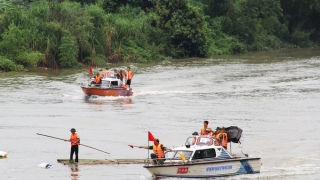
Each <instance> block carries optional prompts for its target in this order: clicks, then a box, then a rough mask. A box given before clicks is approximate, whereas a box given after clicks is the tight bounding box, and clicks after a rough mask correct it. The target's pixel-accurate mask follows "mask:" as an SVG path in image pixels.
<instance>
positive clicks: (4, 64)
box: [0, 56, 17, 71]
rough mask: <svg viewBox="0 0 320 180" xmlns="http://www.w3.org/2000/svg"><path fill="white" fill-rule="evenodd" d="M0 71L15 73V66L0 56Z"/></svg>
mask: <svg viewBox="0 0 320 180" xmlns="http://www.w3.org/2000/svg"><path fill="white" fill-rule="evenodd" d="M0 69H1V70H4V71H16V70H17V66H16V64H15V63H14V62H13V61H12V60H10V59H7V58H6V57H4V56H0Z"/></svg>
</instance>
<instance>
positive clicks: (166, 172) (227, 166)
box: [144, 158, 261, 178]
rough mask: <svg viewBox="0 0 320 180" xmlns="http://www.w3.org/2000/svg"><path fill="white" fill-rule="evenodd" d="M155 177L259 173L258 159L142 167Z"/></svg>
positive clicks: (259, 163)
mask: <svg viewBox="0 0 320 180" xmlns="http://www.w3.org/2000/svg"><path fill="white" fill-rule="evenodd" d="M144 168H146V169H147V170H148V171H149V172H150V173H151V174H152V175H153V176H155V177H179V178H214V177H225V176H234V175H240V174H254V173H260V168H261V161H260V158H241V159H232V160H231V159H230V160H216V161H210V162H196V163H192V164H184V165H181V164H178V165H162V166H158V165H156V166H144Z"/></svg>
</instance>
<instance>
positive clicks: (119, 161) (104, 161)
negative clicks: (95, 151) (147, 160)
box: [57, 159, 144, 165]
mask: <svg viewBox="0 0 320 180" xmlns="http://www.w3.org/2000/svg"><path fill="white" fill-rule="evenodd" d="M57 161H58V162H59V163H62V164H64V165H68V164H74V163H69V159H57ZM78 164H80V165H97V164H144V159H79V162H78Z"/></svg>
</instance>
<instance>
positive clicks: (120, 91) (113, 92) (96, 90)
mask: <svg viewBox="0 0 320 180" xmlns="http://www.w3.org/2000/svg"><path fill="white" fill-rule="evenodd" d="M81 89H82V91H83V92H84V93H85V94H86V95H89V96H91V95H97V96H127V90H126V89H124V88H100V87H84V86H82V87H81ZM132 95H133V92H132V88H130V90H129V96H132Z"/></svg>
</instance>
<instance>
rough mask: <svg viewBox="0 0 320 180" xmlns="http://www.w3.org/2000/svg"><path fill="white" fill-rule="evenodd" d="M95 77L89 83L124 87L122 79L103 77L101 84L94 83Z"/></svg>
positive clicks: (105, 86)
mask: <svg viewBox="0 0 320 180" xmlns="http://www.w3.org/2000/svg"><path fill="white" fill-rule="evenodd" d="M93 82H94V78H90V80H89V84H92V85H94V86H99V87H101V88H122V81H121V80H120V79H116V78H110V77H104V78H102V79H101V84H93Z"/></svg>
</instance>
